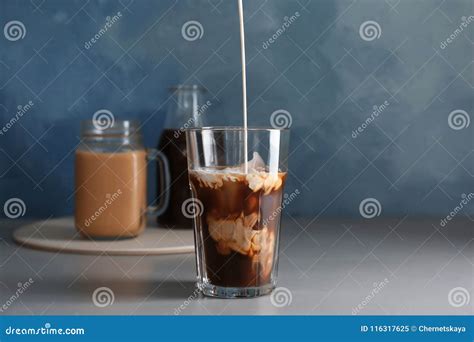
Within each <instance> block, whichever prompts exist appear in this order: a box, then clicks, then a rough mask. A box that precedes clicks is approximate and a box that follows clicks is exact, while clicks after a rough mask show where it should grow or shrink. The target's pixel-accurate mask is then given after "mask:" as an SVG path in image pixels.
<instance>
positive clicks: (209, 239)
mask: <svg viewBox="0 0 474 342" xmlns="http://www.w3.org/2000/svg"><path fill="white" fill-rule="evenodd" d="M186 139H187V152H188V153H187V155H188V171H189V183H190V187H191V193H192V198H191V199H189V200H187V201H185V202H184V203H183V206H182V209H183V212H184V213H185V214H187V215H190V216H193V217H194V230H195V243H196V254H197V255H196V256H197V273H198V274H197V277H198V280H197V281H198V287H199V288H200V289H201V291H202V292H203V293H204V294H205V295H207V296H213V297H222V298H233V297H256V296H261V295H264V294H267V293H270V292H271V291H272V289H273V288H274V287H275V283H276V276H277V264H278V239H279V231H280V214H281V211H282V207H281V203H282V197H283V188H284V185H285V181H286V177H287V156H288V143H289V131H288V130H285V129H266V128H249V129H247V130H246V131H245V130H244V129H243V128H242V127H221V128H220V127H205V128H195V129H189V130H187V131H186ZM246 152H248V153H246Z"/></svg>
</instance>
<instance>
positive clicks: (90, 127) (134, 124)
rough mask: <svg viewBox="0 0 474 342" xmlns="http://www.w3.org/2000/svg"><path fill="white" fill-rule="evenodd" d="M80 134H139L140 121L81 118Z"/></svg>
mask: <svg viewBox="0 0 474 342" xmlns="http://www.w3.org/2000/svg"><path fill="white" fill-rule="evenodd" d="M80 127H81V134H82V135H84V136H95V135H121V136H131V135H135V134H140V121H139V120H135V119H132V120H115V119H114V120H113V121H104V122H101V121H100V120H93V119H89V120H81V123H80Z"/></svg>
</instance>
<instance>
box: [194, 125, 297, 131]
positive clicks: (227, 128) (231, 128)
mask: <svg viewBox="0 0 474 342" xmlns="http://www.w3.org/2000/svg"><path fill="white" fill-rule="evenodd" d="M245 130H246V129H245V127H243V126H206V127H190V128H186V129H185V131H187V132H195V131H214V132H216V131H245ZM247 131H252V132H254V131H258V132H289V131H290V129H289V128H284V127H282V128H278V127H277V128H275V127H266V126H261V127H260V126H255V127H247Z"/></svg>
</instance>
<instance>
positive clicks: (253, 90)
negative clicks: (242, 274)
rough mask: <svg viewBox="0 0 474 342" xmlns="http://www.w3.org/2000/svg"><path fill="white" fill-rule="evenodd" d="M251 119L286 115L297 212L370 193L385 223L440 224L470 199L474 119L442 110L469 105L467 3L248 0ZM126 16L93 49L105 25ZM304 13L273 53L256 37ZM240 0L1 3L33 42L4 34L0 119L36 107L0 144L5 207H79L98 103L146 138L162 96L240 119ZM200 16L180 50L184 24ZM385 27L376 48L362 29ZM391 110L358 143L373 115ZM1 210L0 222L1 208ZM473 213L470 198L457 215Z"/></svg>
mask: <svg viewBox="0 0 474 342" xmlns="http://www.w3.org/2000/svg"><path fill="white" fill-rule="evenodd" d="M244 6H245V12H246V31H247V54H248V61H249V64H248V95H249V103H250V107H249V114H250V124H251V125H267V126H268V125H269V124H270V121H269V120H270V116H271V114H272V113H273V112H274V111H275V110H279V109H284V110H287V111H288V112H289V113H291V117H292V127H291V128H292V144H291V148H292V151H293V153H292V155H291V158H290V165H291V168H292V174H291V175H290V179H289V185H288V191H289V192H291V191H293V190H294V189H296V188H298V189H299V190H300V191H301V195H300V196H299V197H298V198H297V199H296V200H295V201H294V202H293V203H292V204H291V205H290V206H289V207H288V208H287V209H288V213H289V214H291V215H306V216H311V217H326V216H359V203H360V202H361V201H362V200H363V199H365V198H367V197H374V198H376V199H377V200H378V201H379V202H380V203H381V205H382V215H385V216H400V217H403V216H405V215H411V216H423V215H430V216H437V217H438V216H439V217H442V216H445V215H446V214H447V213H448V212H449V211H451V210H452V208H453V207H454V206H456V205H458V204H459V202H460V200H461V196H462V194H468V193H471V192H474V189H473V188H474V182H473V175H474V159H473V158H474V156H473V148H474V140H473V139H474V138H473V137H474V135H473V129H474V123H473V124H471V125H469V126H468V127H466V128H464V129H460V130H454V129H452V128H451V127H450V126H449V124H448V116H449V114H450V113H451V112H452V111H454V110H464V111H465V112H466V113H467V114H468V116H469V118H472V115H473V113H474V111H473V96H472V95H473V86H474V81H473V46H472V43H473V41H474V34H473V30H474V23H470V24H469V25H468V26H467V27H466V28H465V29H464V30H463V32H462V33H461V34H458V35H457V36H456V37H455V39H454V40H453V41H452V42H451V43H449V44H447V46H446V47H445V48H441V43H442V42H443V41H445V40H446V38H447V37H449V36H450V35H451V34H453V32H454V31H455V30H456V29H457V28H459V26H460V25H461V23H462V20H463V19H462V17H465V18H469V16H471V15H473V14H474V13H473V3H472V1H470V0H451V1H441V0H426V1H412V0H398V1H394V0H386V1H379V0H360V1H346V0H320V1H316V0H314V1H307V0H299V1H287V0H285V1H283V0H272V1H265V0H252V1H250V0H247V1H245V4H244ZM119 11H120V12H121V14H122V17H121V18H120V20H118V21H117V22H116V23H114V25H113V26H112V28H111V29H110V30H108V31H107V33H106V34H105V35H103V36H102V37H101V38H100V39H99V41H98V42H96V43H95V44H94V45H93V46H92V47H91V48H90V49H86V48H85V46H84V43H85V42H87V41H89V40H90V39H91V38H92V37H93V36H94V35H95V34H96V33H97V32H98V31H99V29H100V28H101V27H103V26H104V24H105V23H106V17H107V16H113V15H115V14H117V12H119ZM296 12H298V13H299V14H300V16H299V17H298V18H297V20H296V21H294V22H293V23H292V24H291V25H290V27H289V28H288V29H287V30H286V31H285V32H284V33H283V34H281V35H280V36H279V37H278V38H277V39H276V41H275V42H274V43H272V44H269V46H268V48H267V49H264V47H263V43H264V42H266V41H267V40H268V39H269V38H270V37H272V36H273V35H274V34H275V33H276V31H277V30H278V28H280V27H281V26H282V25H283V23H284V20H285V19H284V18H285V17H291V16H292V15H295V13H296ZM237 19H238V18H237V4H236V1H213V0H209V1H207V0H199V1H197V0H193V1H191V0H179V1H170V0H160V1H151V0H135V1H134V0H130V1H127V0H123V1H112V0H96V1H83V0H81V1H79V0H77V1H72V0H71V1H62V0H47V1H39V0H38V1H36V0H32V1H31V2H30V1H27V0H3V1H1V3H0V25H1V28H3V27H4V25H5V24H7V23H8V22H10V21H12V20H19V21H21V22H22V23H23V24H24V26H25V28H26V35H25V37H24V38H23V39H20V40H18V41H9V40H7V39H6V38H5V36H4V35H0V125H2V126H3V125H5V124H6V123H7V122H8V121H9V120H10V119H11V118H12V117H13V116H14V115H15V112H16V109H17V106H19V105H25V104H26V103H28V102H29V101H33V102H34V106H33V108H32V109H31V110H30V111H28V112H27V113H26V114H24V115H23V116H22V117H21V119H20V120H19V121H18V122H16V123H15V124H14V125H13V127H11V128H10V129H9V130H8V131H7V132H6V133H4V134H3V135H1V136H0V146H1V150H0V202H1V204H2V205H3V203H4V202H5V201H6V200H7V199H9V198H11V197H19V198H21V199H23V200H24V201H25V203H26V205H27V213H26V214H27V216H42V217H48V216H50V215H65V214H70V213H72V208H73V201H72V200H70V199H68V198H69V197H70V194H71V193H72V191H73V182H72V181H73V152H74V148H75V146H76V144H77V143H78V140H79V137H78V135H79V130H78V123H79V121H80V120H83V119H89V118H91V117H92V114H93V113H94V112H96V111H97V110H99V109H103V108H105V109H108V110H110V111H112V112H113V113H114V115H115V117H116V118H130V117H135V118H138V119H140V120H142V121H143V122H146V125H145V129H144V134H145V137H146V143H147V144H148V145H149V146H154V145H155V144H156V142H157V139H158V137H159V134H160V132H161V129H162V125H163V121H164V114H165V113H166V106H167V101H168V92H167V87H169V86H171V85H174V84H178V83H196V84H201V85H203V86H205V87H206V88H207V89H208V94H209V98H210V100H211V101H212V106H211V108H210V109H209V111H208V112H207V113H206V121H207V123H208V124H220V125H222V124H237V125H238V124H240V122H241V121H240V120H241V117H240V113H241V88H240V86H241V85H240V73H239V72H240V64H239V63H240V59H239V36H238V20H237ZM189 20H196V21H199V22H200V23H201V25H202V27H203V30H204V32H203V35H202V37H201V39H198V40H195V41H187V40H185V39H184V38H183V36H182V34H181V29H182V26H183V24H184V23H186V22H187V21H189ZM369 20H372V21H376V22H377V23H378V24H379V26H380V29H381V32H380V33H381V35H380V37H379V38H378V39H374V40H371V41H366V40H363V39H362V38H361V36H360V34H359V28H360V26H361V24H362V23H364V22H366V21H369ZM385 101H388V103H389V106H388V107H387V109H386V110H384V111H383V113H381V114H380V115H379V116H378V117H377V118H376V120H375V121H374V122H372V123H371V124H370V125H369V126H368V127H367V128H366V129H365V130H364V131H363V133H361V134H360V135H359V136H358V137H357V138H353V137H352V132H353V130H355V129H357V127H358V126H360V125H361V124H362V123H363V122H364V121H365V120H366V119H367V118H368V117H369V116H370V115H371V112H372V108H373V106H374V105H381V104H382V103H384V102H385ZM2 214H3V213H2ZM472 214H474V204H472V203H469V204H468V206H467V207H465V208H464V210H463V215H472Z"/></svg>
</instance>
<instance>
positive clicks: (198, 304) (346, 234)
mask: <svg viewBox="0 0 474 342" xmlns="http://www.w3.org/2000/svg"><path fill="white" fill-rule="evenodd" d="M30 222H31V221H20V220H2V221H0V244H1V247H0V289H1V290H0V307H1V306H2V305H3V307H2V312H1V314H3V315H5V314H7V315H30V314H35V315H62V314H67V315H82V314H90V315H103V314H112V315H173V314H182V315H194V314H200V315H208V314H211V315H241V314H251V315H253V314H267V315H280V314H286V315H294V314H300V315H351V314H354V313H355V312H354V308H357V307H358V308H359V309H357V310H356V311H357V312H356V313H357V314H359V315H372V314H377V315H378V314H382V315H385V314H390V315H418V314H420V315H421V314H435V315H441V314H448V315H472V314H473V313H474V298H472V297H473V296H474V291H473V288H474V269H473V265H474V222H472V221H470V220H458V221H453V222H449V223H448V225H447V226H446V227H441V226H440V225H439V220H435V219H424V220H412V219H409V218H401V219H373V220H317V221H315V222H310V221H309V220H307V219H303V218H287V219H285V220H284V222H283V224H282V238H281V249H280V267H279V277H278V286H279V287H281V288H278V289H277V290H278V291H280V292H279V295H280V296H281V297H280V298H278V296H274V297H272V296H264V297H260V298H255V299H229V300H223V299H215V298H205V297H200V296H195V285H194V279H195V260H194V254H182V255H167V256H142V257H137V256H120V257H116V256H114V257H113V256H107V255H102V256H94V255H91V256H85V255H73V254H57V253H52V252H43V251H38V250H32V249H27V248H23V247H19V246H17V245H16V244H15V243H14V242H13V241H12V239H11V234H12V232H13V230H14V228H15V227H18V226H20V225H21V224H25V223H30ZM29 278H32V280H33V283H32V284H31V285H30V286H29V287H28V288H27V289H26V290H25V291H23V293H22V294H20V295H19V296H18V297H17V298H14V299H13V300H12V296H14V295H15V292H16V291H17V288H18V283H21V284H25V282H27V281H28V279H29ZM382 282H383V283H384V285H383V286H381V285H380V283H382ZM374 286H376V287H377V288H378V291H374ZM99 287H107V288H109V289H110V290H111V291H112V292H113V297H114V300H113V303H111V304H110V305H108V306H105V307H98V306H97V305H95V304H94V301H93V299H92V296H93V293H94V291H95V290H96V289H97V288H99ZM282 288H285V289H282ZM285 296H286V297H285ZM272 298H273V299H274V300H273V301H272ZM282 298H283V299H288V300H284V301H283V302H280V301H278V299H282ZM290 299H291V300H290ZM275 303H276V304H277V305H275ZM283 304H284V305H283Z"/></svg>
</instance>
